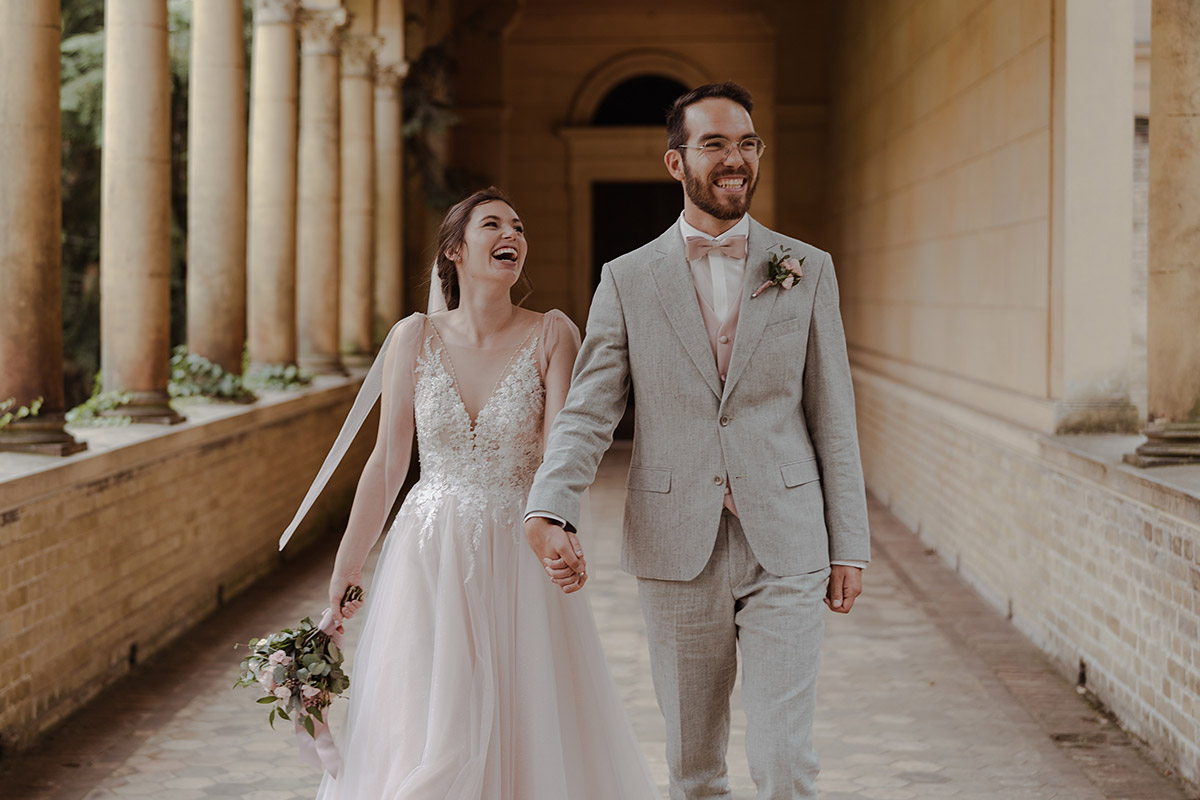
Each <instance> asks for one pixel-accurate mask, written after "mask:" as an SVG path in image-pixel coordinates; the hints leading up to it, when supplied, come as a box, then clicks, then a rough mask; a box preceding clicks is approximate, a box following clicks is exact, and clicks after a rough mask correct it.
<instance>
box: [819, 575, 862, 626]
mask: <svg viewBox="0 0 1200 800" xmlns="http://www.w3.org/2000/svg"><path fill="white" fill-rule="evenodd" d="M860 594H862V570H861V569H859V568H858V567H848V566H846V565H845V564H834V565H833V566H832V567H830V571H829V585H828V587H827V588H826V589H825V605H827V606H829V610H830V611H833V612H834V613H836V614H849V613H850V609H851V608H853V607H854V598H856V597H858V596H859V595H860Z"/></svg>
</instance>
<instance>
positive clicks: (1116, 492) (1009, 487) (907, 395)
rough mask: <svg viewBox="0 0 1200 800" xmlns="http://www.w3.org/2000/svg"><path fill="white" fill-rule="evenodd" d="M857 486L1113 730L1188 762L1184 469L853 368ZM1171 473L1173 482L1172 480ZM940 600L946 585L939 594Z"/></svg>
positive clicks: (1198, 684) (1192, 639) (1189, 579)
mask: <svg viewBox="0 0 1200 800" xmlns="http://www.w3.org/2000/svg"><path fill="white" fill-rule="evenodd" d="M855 392H856V399H857V407H858V417H859V431H860V436H861V442H862V453H863V464H864V469H865V472H866V477H867V485H868V487H869V488H870V490H871V491H872V492H873V493H874V494H875V495H876V496H878V497H879V498H880V499H881V500H883V501H884V502H885V503H886V504H888V506H889V507H890V508H891V510H892V511H893V512H894V513H895V514H896V515H897V516H898V517H899V518H900V519H901V520H903V521H904V523H905V524H906V525H907V526H908V527H909V528H910V529H912V530H913V531H915V532H917V533H918V534H919V536H920V537H921V539H922V540H924V541H925V542H926V543H927V544H928V545H930V546H931V547H933V548H935V549H936V550H937V551H938V553H939V554H940V555H941V556H942V558H944V559H945V560H946V561H947V562H948V563H949V564H951V565H953V566H954V567H955V568H956V569H957V570H958V572H959V573H960V574H961V575H962V576H963V577H964V578H965V579H966V580H967V581H968V582H970V583H971V584H972V586H974V587H975V588H976V589H977V590H978V591H979V592H980V593H981V594H982V595H983V596H984V597H985V598H986V599H987V600H988V601H989V602H990V603H991V604H992V605H994V606H995V607H996V608H998V609H1000V610H1001V611H1003V612H1007V613H1008V614H1009V615H1010V617H1011V619H1012V621H1013V623H1014V624H1015V625H1016V626H1017V627H1018V628H1019V629H1020V630H1021V631H1022V632H1024V633H1025V634H1026V635H1027V636H1029V637H1030V638H1031V639H1032V640H1033V641H1034V642H1035V643H1036V644H1037V645H1038V646H1039V647H1040V648H1041V649H1043V650H1044V651H1045V652H1046V653H1047V654H1049V656H1050V657H1051V658H1052V659H1053V660H1054V662H1055V663H1056V664H1058V665H1059V666H1060V667H1061V669H1062V672H1063V674H1064V675H1065V676H1068V677H1069V678H1071V679H1075V678H1076V676H1077V675H1078V674H1079V671H1080V667H1081V665H1083V667H1084V669H1085V670H1086V683H1087V686H1088V688H1089V689H1091V690H1092V691H1093V692H1095V694H1096V695H1097V696H1098V697H1099V698H1100V700H1101V701H1102V702H1104V703H1105V704H1106V705H1107V706H1108V707H1109V708H1111V709H1112V711H1113V712H1114V713H1115V714H1116V715H1117V717H1118V718H1119V719H1120V721H1121V724H1122V725H1123V726H1124V727H1125V728H1126V729H1127V730H1129V731H1131V732H1133V733H1134V734H1136V735H1138V736H1140V737H1142V738H1143V739H1145V740H1146V741H1147V742H1149V743H1150V745H1151V746H1152V747H1153V748H1154V749H1155V750H1156V751H1157V752H1158V753H1159V754H1160V755H1161V756H1163V757H1164V758H1165V759H1166V760H1167V761H1168V762H1170V763H1173V764H1177V765H1178V766H1179V769H1180V771H1181V773H1182V774H1183V775H1185V776H1186V777H1188V778H1190V779H1191V780H1196V779H1197V778H1200V725H1198V724H1197V719H1198V717H1200V475H1197V474H1196V471H1195V469H1194V468H1192V467H1171V468H1163V469H1162V470H1160V471H1155V472H1152V473H1147V472H1145V471H1141V470H1137V469H1134V468H1132V467H1127V466H1124V465H1122V464H1121V463H1120V455H1121V452H1123V451H1128V450H1129V449H1131V448H1132V447H1133V446H1135V445H1136V444H1137V442H1138V441H1139V439H1138V438H1137V437H1106V436H1096V437H1048V436H1043V435H1040V434H1036V433H1034V432H1032V431H1029V430H1028V429H1025V428H1022V427H1019V426H1015V425H1011V424H1009V423H1006V422H1002V421H1000V420H997V419H995V418H993V417H990V416H987V415H984V414H980V413H977V412H974V411H970V410H968V409H966V408H965V407H963V406H961V405H958V404H954V403H950V402H947V401H945V400H942V399H939V398H936V397H934V396H932V395H929V394H927V393H925V392H922V391H920V390H917V389H912V388H909V387H906V386H904V385H902V384H900V383H898V382H895V381H893V380H891V379H889V378H887V377H884V376H882V375H879V374H877V373H873V372H871V371H869V370H865V369H862V368H858V369H856V370H855ZM1172 484H1174V485H1172ZM944 601H945V602H948V603H952V602H954V598H953V597H947V598H944Z"/></svg>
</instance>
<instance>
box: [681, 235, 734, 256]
mask: <svg viewBox="0 0 1200 800" xmlns="http://www.w3.org/2000/svg"><path fill="white" fill-rule="evenodd" d="M714 251H715V252H717V253H720V254H721V255H723V256H725V257H726V258H732V259H733V260H735V261H741V260H742V259H743V258H745V257H746V237H745V236H730V237H729V238H728V239H726V240H725V241H723V242H716V241H713V240H712V239H709V238H708V237H707V236H689V237H687V260H688V261H695V260H696V259H697V258H704V257H705V256H707V255H708V254H709V253H712V252H714Z"/></svg>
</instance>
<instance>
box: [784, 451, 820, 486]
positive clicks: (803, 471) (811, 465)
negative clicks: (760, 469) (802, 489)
mask: <svg viewBox="0 0 1200 800" xmlns="http://www.w3.org/2000/svg"><path fill="white" fill-rule="evenodd" d="M779 471H780V472H781V473H782V474H783V485H784V486H787V487H789V488H791V487H793V486H802V485H804V484H806V483H812V482H813V481H816V480H820V479H821V470H820V469H818V468H817V459H816V458H806V459H804V460H803V461H793V462H792V463H790V464H784V465H783V466H781V467H780V468H779Z"/></svg>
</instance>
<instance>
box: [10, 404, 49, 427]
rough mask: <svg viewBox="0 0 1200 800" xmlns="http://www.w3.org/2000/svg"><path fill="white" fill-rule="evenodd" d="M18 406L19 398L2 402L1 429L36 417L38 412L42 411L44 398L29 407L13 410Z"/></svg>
mask: <svg viewBox="0 0 1200 800" xmlns="http://www.w3.org/2000/svg"><path fill="white" fill-rule="evenodd" d="M16 404H17V398H15V397H10V398H8V399H7V400H4V401H0V428H3V427H4V426H6V425H8V424H9V423H11V422H15V421H16V420H19V419H25V417H36V416H37V415H38V412H39V411H41V410H42V398H40V397H39V398H37V399H36V400H34V401H33V402H32V403H30V404H29V405H27V406H21V407H20V408H18V409H16V410H15V411H14V410H13V406H15V405H16Z"/></svg>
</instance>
